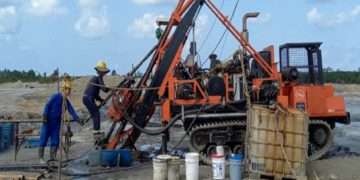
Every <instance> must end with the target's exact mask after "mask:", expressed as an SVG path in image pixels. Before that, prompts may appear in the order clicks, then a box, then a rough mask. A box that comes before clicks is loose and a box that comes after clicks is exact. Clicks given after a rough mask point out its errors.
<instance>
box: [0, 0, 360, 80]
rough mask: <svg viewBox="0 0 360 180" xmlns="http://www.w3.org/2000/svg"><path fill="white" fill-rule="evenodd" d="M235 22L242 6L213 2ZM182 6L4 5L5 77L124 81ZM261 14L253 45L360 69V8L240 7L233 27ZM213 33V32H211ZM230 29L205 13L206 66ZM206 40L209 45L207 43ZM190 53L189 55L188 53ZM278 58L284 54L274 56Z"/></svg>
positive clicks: (135, 2) (272, 3)
mask: <svg viewBox="0 0 360 180" xmlns="http://www.w3.org/2000/svg"><path fill="white" fill-rule="evenodd" d="M212 1H213V2H214V3H215V4H216V5H217V7H219V8H220V9H221V10H222V12H223V13H224V14H225V15H228V16H230V14H231V13H232V11H233V9H234V6H235V3H236V0H212ZM176 3H177V0H0V64H1V65H0V69H4V68H7V69H18V70H28V69H35V70H36V71H38V72H47V73H50V72H52V71H53V70H54V69H55V68H57V67H59V68H60V71H61V72H67V73H70V74H74V75H89V74H94V66H95V64H96V62H97V61H98V60H105V61H106V62H107V63H108V65H109V68H110V69H114V70H116V71H117V72H118V73H121V74H123V73H126V72H128V71H130V70H131V66H132V65H133V64H136V63H137V62H139V61H140V59H141V58H142V57H143V56H144V55H145V54H146V53H147V51H148V50H150V49H151V47H152V46H153V45H154V44H155V43H156V41H157V40H156V38H155V29H156V25H155V21H156V19H158V18H165V19H166V18H168V17H169V15H170V14H171V12H172V11H173V9H174V7H175V5H176ZM250 11H259V12H261V15H260V17H259V18H258V19H256V20H253V21H251V22H250V23H249V30H250V41H251V43H252V44H253V46H254V47H255V48H256V49H258V50H261V49H263V48H265V47H266V46H268V45H275V47H276V48H278V46H279V45H281V44H284V43H287V42H318V41H320V42H323V45H322V51H323V64H324V66H325V67H332V68H333V69H342V70H358V68H359V67H360V61H359V60H358V57H360V36H359V32H360V2H359V1H358V0H346V1H344V0H296V1H294V0H291V1H290V0H266V1H264V0H239V6H238V9H237V11H236V13H235V16H234V18H233V19H232V21H233V23H234V24H235V25H236V27H238V28H239V30H241V18H242V15H243V14H245V13H246V12H250ZM212 27H213V28H212ZM223 31H224V27H223V26H222V25H221V24H220V23H219V22H218V21H217V20H216V19H215V17H214V15H213V14H211V12H210V11H209V10H208V9H207V7H206V6H204V7H203V8H202V10H201V12H200V14H199V16H198V19H197V22H196V31H195V39H196V40H197V42H198V47H202V48H201V49H200V50H199V52H200V57H201V59H202V60H205V59H206V57H207V56H208V55H209V53H210V52H211V51H212V50H213V49H214V47H215V45H216V43H217V42H218V40H219V36H220V35H221V34H222V32H223ZM205 39H206V40H205ZM238 45H239V44H238V43H237V42H236V41H235V40H234V39H233V38H232V37H231V35H227V36H226V38H224V40H223V41H222V43H221V44H220V46H219V48H218V49H217V51H216V53H217V54H219V55H220V57H221V58H226V57H229V56H230V55H231V54H232V53H233V52H234V51H235V49H236V48H237V47H238ZM185 51H187V50H185ZM276 53H278V50H276Z"/></svg>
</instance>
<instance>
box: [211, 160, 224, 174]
mask: <svg viewBox="0 0 360 180" xmlns="http://www.w3.org/2000/svg"><path fill="white" fill-rule="evenodd" d="M211 161H212V172H213V179H214V180H223V179H225V156H224V155H223V154H213V155H211Z"/></svg>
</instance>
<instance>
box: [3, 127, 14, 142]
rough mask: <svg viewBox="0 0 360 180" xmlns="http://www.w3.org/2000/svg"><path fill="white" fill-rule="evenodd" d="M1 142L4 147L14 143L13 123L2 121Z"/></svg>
mask: <svg viewBox="0 0 360 180" xmlns="http://www.w3.org/2000/svg"><path fill="white" fill-rule="evenodd" d="M1 142H3V143H4V145H5V148H8V147H9V146H10V145H12V144H13V143H14V125H13V124H11V123H3V124H2V125H1Z"/></svg>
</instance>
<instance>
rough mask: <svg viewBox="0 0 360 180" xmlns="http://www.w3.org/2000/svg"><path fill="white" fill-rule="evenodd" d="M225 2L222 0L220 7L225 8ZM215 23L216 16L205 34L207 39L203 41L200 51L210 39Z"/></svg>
mask: <svg viewBox="0 0 360 180" xmlns="http://www.w3.org/2000/svg"><path fill="white" fill-rule="evenodd" d="M224 2H225V1H224V0H222V1H221V5H220V9H222V8H223V6H224ZM215 24H216V18H214V20H213V23H212V24H211V27H210V29H209V31H208V33H207V34H206V36H205V39H204V40H203V41H202V42H201V45H200V48H199V52H200V51H201V50H202V49H203V47H204V46H205V43H206V41H207V40H208V39H209V37H210V34H211V33H212V31H213V30H214V27H215Z"/></svg>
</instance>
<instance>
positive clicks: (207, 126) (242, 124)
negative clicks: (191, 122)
mask: <svg viewBox="0 0 360 180" xmlns="http://www.w3.org/2000/svg"><path fill="white" fill-rule="evenodd" d="M230 126H238V127H239V126H240V127H246V120H227V121H217V122H207V123H201V124H196V125H195V126H194V127H193V128H192V129H191V132H190V144H189V148H190V150H191V151H193V152H198V150H197V149H196V148H195V147H194V145H193V141H192V135H193V133H194V132H196V131H201V130H210V129H216V128H224V127H230ZM244 131H246V129H244ZM198 153H199V155H200V159H201V160H202V161H203V162H204V163H205V164H211V159H210V158H209V157H208V156H207V155H206V154H205V153H203V152H198Z"/></svg>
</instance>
